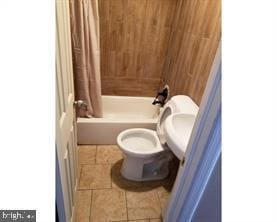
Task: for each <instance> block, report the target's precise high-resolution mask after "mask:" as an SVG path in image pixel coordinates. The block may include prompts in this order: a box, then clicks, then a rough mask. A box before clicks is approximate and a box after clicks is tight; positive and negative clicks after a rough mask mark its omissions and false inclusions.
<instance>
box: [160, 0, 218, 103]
mask: <svg viewBox="0 0 277 222" xmlns="http://www.w3.org/2000/svg"><path fill="white" fill-rule="evenodd" d="M175 16H176V17H175V19H174V22H173V24H172V26H173V27H172V33H171V36H170V43H171V44H170V47H169V48H168V52H167V60H166V62H165V66H164V69H163V80H162V82H161V86H162V85H163V84H165V83H167V84H168V85H169V87H170V89H171V95H176V94H186V95H189V96H190V97H191V98H192V99H193V100H194V101H195V102H196V103H197V104H198V105H199V104H200V101H201V98H202V95H203V92H204V89H205V86H206V82H207V79H208V76H209V72H210V69H211V66H212V63H213V59H214V56H215V53H216V49H217V47H218V43H219V41H220V37H221V0H193V1H192V0H184V1H182V0H179V1H178V6H177V7H176V14H175Z"/></svg>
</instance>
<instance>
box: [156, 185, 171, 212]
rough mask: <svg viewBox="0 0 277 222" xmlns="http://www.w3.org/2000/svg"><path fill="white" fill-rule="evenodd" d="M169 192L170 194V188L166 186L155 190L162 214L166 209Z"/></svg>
mask: <svg viewBox="0 0 277 222" xmlns="http://www.w3.org/2000/svg"><path fill="white" fill-rule="evenodd" d="M170 192H171V186H167V187H165V186H161V187H159V188H157V193H158V197H159V200H160V204H161V209H162V212H164V210H165V209H166V207H167V202H168V200H169V196H170Z"/></svg>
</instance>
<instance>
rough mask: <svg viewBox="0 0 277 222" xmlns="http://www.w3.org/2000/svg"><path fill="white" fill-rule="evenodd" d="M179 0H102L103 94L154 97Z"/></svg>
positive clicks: (100, 2) (100, 14) (100, 1)
mask: <svg viewBox="0 0 277 222" xmlns="http://www.w3.org/2000/svg"><path fill="white" fill-rule="evenodd" d="M177 1H178V0H99V16H100V44H101V83H102V93H103V94H109V95H131V96H155V95H156V92H157V91H158V89H159V85H160V81H161V77H162V72H163V66H164V63H165V59H166V52H167V49H168V44H169V37H170V33H171V25H172V21H173V18H174V16H175V6H176V3H177Z"/></svg>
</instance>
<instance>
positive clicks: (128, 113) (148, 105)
mask: <svg viewBox="0 0 277 222" xmlns="http://www.w3.org/2000/svg"><path fill="white" fill-rule="evenodd" d="M153 100H154V98H152V97H129V96H102V103H103V114H104V115H103V118H90V119H88V118H78V119H77V135H78V138H77V139H78V143H79V144H116V137H117V135H118V134H119V133H120V132H121V131H123V130H125V129H130V128H147V129H154V130H155V129H156V125H157V117H158V114H159V112H160V108H159V106H157V105H156V106H154V105H152V102H153Z"/></svg>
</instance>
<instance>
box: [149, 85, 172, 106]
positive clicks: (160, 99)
mask: <svg viewBox="0 0 277 222" xmlns="http://www.w3.org/2000/svg"><path fill="white" fill-rule="evenodd" d="M168 94H169V86H168V85H165V86H164V88H163V90H162V91H160V92H158V93H157V95H156V97H155V99H154V101H153V102H152V105H156V104H160V105H161V106H162V107H163V106H164V104H165V102H166V99H167V97H168Z"/></svg>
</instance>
